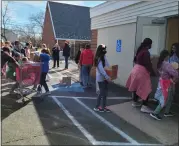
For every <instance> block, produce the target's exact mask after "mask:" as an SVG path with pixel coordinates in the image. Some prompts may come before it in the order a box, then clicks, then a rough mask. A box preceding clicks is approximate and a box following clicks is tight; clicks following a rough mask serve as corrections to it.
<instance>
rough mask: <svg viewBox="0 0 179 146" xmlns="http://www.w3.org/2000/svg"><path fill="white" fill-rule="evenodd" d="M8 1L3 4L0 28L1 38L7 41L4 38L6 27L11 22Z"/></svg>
mask: <svg viewBox="0 0 179 146" xmlns="http://www.w3.org/2000/svg"><path fill="white" fill-rule="evenodd" d="M9 3H10V2H9V1H7V2H6V3H5V2H3V4H4V7H3V8H2V17H1V18H2V28H1V37H2V38H4V39H5V40H6V41H7V37H6V30H7V25H8V24H9V23H10V21H11V17H10V16H9V7H8V6H9Z"/></svg>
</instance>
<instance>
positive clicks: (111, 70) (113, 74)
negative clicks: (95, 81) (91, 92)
mask: <svg viewBox="0 0 179 146" xmlns="http://www.w3.org/2000/svg"><path fill="white" fill-rule="evenodd" d="M105 71H106V73H107V74H108V76H109V77H110V78H111V80H115V79H117V75H118V65H112V66H110V67H108V68H105ZM90 76H92V77H94V78H96V67H92V69H91V71H90Z"/></svg>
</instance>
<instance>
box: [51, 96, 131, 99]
mask: <svg viewBox="0 0 179 146" xmlns="http://www.w3.org/2000/svg"><path fill="white" fill-rule="evenodd" d="M49 97H55V98H70V99H73V98H77V99H92V100H96V99H97V97H80V96H79V97H72V96H49ZM115 99H116V100H119V99H121V100H130V99H131V97H110V98H108V100H115Z"/></svg>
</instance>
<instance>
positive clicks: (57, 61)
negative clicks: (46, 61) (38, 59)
mask: <svg viewBox="0 0 179 146" xmlns="http://www.w3.org/2000/svg"><path fill="white" fill-rule="evenodd" d="M59 62H60V60H59V58H54V60H53V67H56V63H57V67H59Z"/></svg>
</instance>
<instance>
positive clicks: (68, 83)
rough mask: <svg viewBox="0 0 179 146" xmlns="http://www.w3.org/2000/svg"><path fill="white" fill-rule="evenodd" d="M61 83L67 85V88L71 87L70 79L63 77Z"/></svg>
mask: <svg viewBox="0 0 179 146" xmlns="http://www.w3.org/2000/svg"><path fill="white" fill-rule="evenodd" d="M61 83H62V84H65V85H68V86H71V77H63V78H62V80H61Z"/></svg>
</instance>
